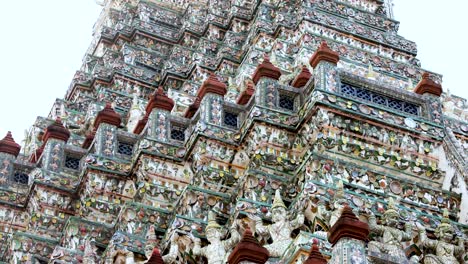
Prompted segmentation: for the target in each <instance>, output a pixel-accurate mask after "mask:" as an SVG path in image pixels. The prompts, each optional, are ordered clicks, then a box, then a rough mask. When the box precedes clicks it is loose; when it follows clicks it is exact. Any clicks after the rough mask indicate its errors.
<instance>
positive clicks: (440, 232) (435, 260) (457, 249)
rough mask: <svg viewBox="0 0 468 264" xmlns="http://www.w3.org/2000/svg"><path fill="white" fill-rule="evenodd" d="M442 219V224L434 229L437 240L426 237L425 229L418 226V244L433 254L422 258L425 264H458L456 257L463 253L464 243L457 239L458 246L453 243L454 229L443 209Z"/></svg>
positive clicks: (446, 211)
mask: <svg viewBox="0 0 468 264" xmlns="http://www.w3.org/2000/svg"><path fill="white" fill-rule="evenodd" d="M443 215H444V218H443V219H442V223H440V225H439V226H437V228H436V229H435V232H434V233H435V235H436V237H437V239H429V238H428V237H427V235H426V231H425V228H424V227H423V226H422V225H418V229H419V237H420V244H421V246H422V247H423V250H424V251H425V249H431V250H433V251H434V252H435V255H434V254H426V255H425V256H424V263H425V264H459V263H460V262H459V261H458V259H457V256H461V255H462V254H463V253H464V251H465V247H464V241H463V239H462V238H459V240H458V244H457V245H456V244H455V243H454V241H455V239H454V229H453V226H452V225H451V223H450V219H449V212H448V210H447V209H444V213H443Z"/></svg>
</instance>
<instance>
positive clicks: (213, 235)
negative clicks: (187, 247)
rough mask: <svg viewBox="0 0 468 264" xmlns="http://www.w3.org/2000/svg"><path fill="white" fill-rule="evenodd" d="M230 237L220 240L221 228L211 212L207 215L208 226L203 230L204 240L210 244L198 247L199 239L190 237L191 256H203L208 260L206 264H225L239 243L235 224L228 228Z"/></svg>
mask: <svg viewBox="0 0 468 264" xmlns="http://www.w3.org/2000/svg"><path fill="white" fill-rule="evenodd" d="M229 230H230V232H231V237H230V238H229V239H225V240H221V237H222V236H223V232H222V226H220V225H219V224H218V223H217V222H216V215H215V213H214V212H213V211H210V212H209V213H208V225H207V226H206V228H205V234H206V238H207V239H208V242H210V244H209V245H208V246H205V247H200V239H199V238H197V237H194V236H193V235H192V236H191V238H192V240H193V241H194V243H195V246H194V248H193V254H195V255H198V256H204V257H206V258H207V259H208V264H223V263H227V262H226V259H227V257H228V256H229V253H230V251H231V250H232V249H233V248H234V246H235V245H236V244H237V243H238V242H239V241H240V234H239V233H238V232H237V229H236V225H235V223H234V224H233V225H232V226H231V227H230V228H229Z"/></svg>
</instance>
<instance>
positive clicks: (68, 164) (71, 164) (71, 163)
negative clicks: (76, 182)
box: [65, 156, 80, 170]
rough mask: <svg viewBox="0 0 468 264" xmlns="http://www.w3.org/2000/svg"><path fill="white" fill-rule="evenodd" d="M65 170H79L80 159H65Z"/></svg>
mask: <svg viewBox="0 0 468 264" xmlns="http://www.w3.org/2000/svg"><path fill="white" fill-rule="evenodd" d="M65 168H69V169H72V170H78V169H79V168H80V159H79V158H74V157H70V156H66V157H65Z"/></svg>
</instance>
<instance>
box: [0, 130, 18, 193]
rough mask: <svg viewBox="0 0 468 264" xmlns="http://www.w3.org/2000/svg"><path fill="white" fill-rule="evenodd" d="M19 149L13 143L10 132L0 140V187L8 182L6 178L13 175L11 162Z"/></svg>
mask: <svg viewBox="0 0 468 264" xmlns="http://www.w3.org/2000/svg"><path fill="white" fill-rule="evenodd" d="M20 149H21V146H20V145H18V144H17V143H16V142H15V140H14V139H13V137H12V136H11V132H10V131H8V133H7V134H6V136H5V137H4V138H3V139H2V140H0V185H2V184H5V183H7V182H8V178H10V176H11V174H12V173H13V161H14V160H15V159H16V157H17V156H18V154H19V152H20Z"/></svg>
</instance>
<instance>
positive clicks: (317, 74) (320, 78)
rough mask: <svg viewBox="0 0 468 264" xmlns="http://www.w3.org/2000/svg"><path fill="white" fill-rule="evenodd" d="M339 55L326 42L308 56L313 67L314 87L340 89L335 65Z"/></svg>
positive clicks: (336, 90) (327, 89) (329, 89)
mask: <svg viewBox="0 0 468 264" xmlns="http://www.w3.org/2000/svg"><path fill="white" fill-rule="evenodd" d="M339 60H340V56H339V55H338V52H336V51H333V50H331V49H330V48H329V47H328V45H327V43H326V42H322V44H320V47H319V48H318V49H317V50H316V51H315V53H314V54H313V55H312V57H311V58H310V61H309V62H310V65H311V66H312V68H314V81H315V83H314V85H315V89H321V90H326V91H331V92H338V91H339V89H340V83H341V82H340V76H339V75H338V69H337V67H336V65H337V63H338V61H339Z"/></svg>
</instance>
